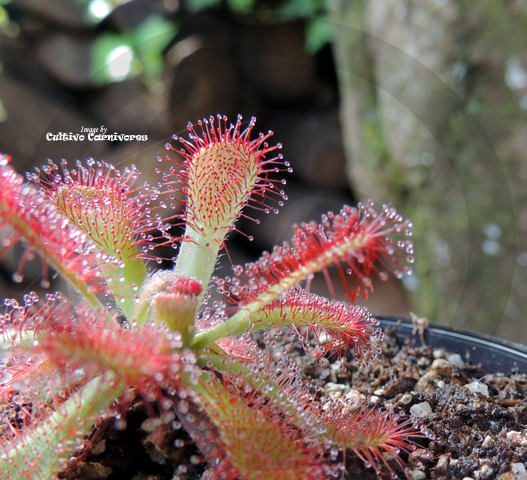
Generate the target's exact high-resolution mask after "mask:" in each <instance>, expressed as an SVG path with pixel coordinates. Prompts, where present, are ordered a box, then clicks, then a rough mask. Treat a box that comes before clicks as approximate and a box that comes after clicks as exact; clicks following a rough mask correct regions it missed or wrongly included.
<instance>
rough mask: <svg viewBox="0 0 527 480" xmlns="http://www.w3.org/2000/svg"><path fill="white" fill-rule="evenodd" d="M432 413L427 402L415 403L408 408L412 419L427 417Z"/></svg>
mask: <svg viewBox="0 0 527 480" xmlns="http://www.w3.org/2000/svg"><path fill="white" fill-rule="evenodd" d="M431 413H432V408H431V407H430V404H429V403H428V402H422V403H417V404H415V405H412V406H411V407H410V415H413V416H414V417H421V418H423V417H428V415H430V414H431Z"/></svg>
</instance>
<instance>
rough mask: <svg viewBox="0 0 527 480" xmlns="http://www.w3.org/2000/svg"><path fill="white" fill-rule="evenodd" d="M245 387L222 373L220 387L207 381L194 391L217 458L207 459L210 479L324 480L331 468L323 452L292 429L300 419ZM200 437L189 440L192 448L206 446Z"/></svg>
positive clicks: (323, 450)
mask: <svg viewBox="0 0 527 480" xmlns="http://www.w3.org/2000/svg"><path fill="white" fill-rule="evenodd" d="M248 386H250V384H249V383H247V382H245V381H244V379H243V378H241V377H236V378H233V377H232V376H230V375H229V374H228V373H226V374H224V375H223V381H222V382H218V381H216V380H214V379H212V378H210V379H209V380H208V381H204V380H202V381H201V382H200V384H199V386H198V387H197V390H198V392H197V394H196V401H197V402H198V405H200V406H201V407H202V408H203V410H204V412H205V413H206V415H207V416H208V418H209V419H210V425H209V428H208V430H209V432H210V431H211V430H212V436H211V437H210V438H211V439H212V440H213V441H215V442H216V443H218V444H219V446H220V449H219V452H216V454H217V455H220V457H219V458H218V457H216V458H209V462H210V463H211V464H212V465H217V467H216V473H217V474H218V475H223V477H222V478H244V479H253V478H259V479H262V480H264V479H268V480H275V479H284V480H286V479H288V480H289V479H293V480H296V479H298V480H300V479H325V478H327V475H328V474H329V472H330V470H331V467H330V466H329V465H328V464H326V463H325V456H324V455H325V450H326V449H325V447H324V446H323V445H321V444H320V443H319V442H318V441H317V440H316V439H315V438H313V437H311V436H310V435H309V434H306V432H303V431H302V429H301V428H299V427H297V426H296V425H295V423H294V422H295V420H296V421H297V422H299V420H300V416H299V415H298V414H297V415H296V418H295V419H293V418H292V416H291V415H292V414H291V412H286V411H284V410H282V409H280V408H279V406H277V405H276V404H275V403H274V401H273V400H271V401H269V400H266V398H265V395H262V394H261V393H260V394H258V393H254V392H256V391H255V389H254V387H252V389H251V390H248V388H247V387H248ZM251 391H252V392H253V393H248V392H251ZM299 423H300V422H299ZM205 426H206V425H205ZM201 431H203V429H201ZM206 431H207V429H205V432H206ZM214 432H216V433H214ZM202 435H203V438H202V439H200V438H196V439H195V440H196V441H197V443H198V445H200V443H203V440H207V438H206V434H205V433H204V434H202ZM198 436H199V435H198ZM200 440H201V441H200Z"/></svg>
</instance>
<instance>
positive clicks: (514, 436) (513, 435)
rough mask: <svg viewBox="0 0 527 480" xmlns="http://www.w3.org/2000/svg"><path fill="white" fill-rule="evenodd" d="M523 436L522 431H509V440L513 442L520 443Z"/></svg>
mask: <svg viewBox="0 0 527 480" xmlns="http://www.w3.org/2000/svg"><path fill="white" fill-rule="evenodd" d="M521 438H522V434H521V433H520V432H517V431H516V430H511V431H510V432H507V440H510V441H511V442H516V443H518V442H519V441H520V440H521Z"/></svg>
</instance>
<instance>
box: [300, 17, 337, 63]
mask: <svg viewBox="0 0 527 480" xmlns="http://www.w3.org/2000/svg"><path fill="white" fill-rule="evenodd" d="M333 31H334V29H333V24H332V23H331V22H330V21H329V20H328V19H327V18H321V17H319V18H315V19H313V20H311V22H309V24H308V25H307V29H306V49H307V51H308V52H309V53H312V54H313V53H317V52H318V51H319V50H320V49H321V48H322V47H324V46H325V45H326V44H327V43H329V42H330V41H331V40H332V37H333Z"/></svg>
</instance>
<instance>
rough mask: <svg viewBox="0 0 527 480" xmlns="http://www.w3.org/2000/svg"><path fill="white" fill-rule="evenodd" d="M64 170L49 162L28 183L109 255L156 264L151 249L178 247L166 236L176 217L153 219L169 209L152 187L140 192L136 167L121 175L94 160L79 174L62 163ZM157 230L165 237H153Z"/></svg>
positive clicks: (117, 171) (146, 186)
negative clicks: (164, 209)
mask: <svg viewBox="0 0 527 480" xmlns="http://www.w3.org/2000/svg"><path fill="white" fill-rule="evenodd" d="M61 168H62V172H59V166H58V165H56V164H54V163H53V162H52V161H49V164H48V165H46V166H44V167H43V168H42V172H41V170H39V169H36V172H37V173H35V174H29V175H28V177H29V178H30V179H31V180H32V181H34V182H35V183H37V184H38V185H39V186H41V187H42V189H43V190H44V192H45V194H46V196H47V197H48V198H49V200H50V201H51V202H52V203H53V204H54V205H55V206H56V207H57V209H58V210H59V211H60V212H61V213H62V214H63V215H64V216H66V217H67V218H69V219H70V220H71V221H72V222H73V223H75V225H77V226H78V227H79V228H80V229H82V230H83V231H84V232H86V233H87V234H88V236H89V237H90V238H91V239H92V240H93V241H94V242H96V243H97V244H98V245H99V246H100V247H101V248H102V249H104V250H105V251H106V252H108V253H110V254H115V255H117V256H119V257H120V258H125V259H129V258H133V257H140V258H144V259H152V258H154V257H153V256H152V255H151V254H150V253H149V252H150V251H151V248H152V247H153V246H163V245H171V246H172V245H174V244H175V243H176V242H177V241H178V238H173V237H172V236H171V235H170V234H169V233H168V230H169V229H170V228H171V225H170V223H168V221H169V220H171V219H173V218H175V216H171V217H167V218H161V216H160V215H159V214H154V212H155V210H158V209H163V208H168V206H167V204H166V203H165V202H164V201H162V198H163V192H162V191H161V190H160V189H159V188H158V187H151V186H149V185H148V184H144V185H142V186H141V187H137V186H136V185H135V183H136V181H137V178H138V176H139V175H140V172H139V170H138V169H137V168H136V167H135V166H134V165H132V166H131V167H126V168H125V169H124V171H123V172H122V173H121V171H119V170H117V169H116V168H115V167H114V166H113V165H110V164H108V163H106V162H102V161H97V162H95V161H94V160H87V161H86V166H83V165H82V164H81V163H80V162H78V163H77V168H76V169H68V168H67V162H66V161H65V160H63V161H62V164H61ZM158 200H159V202H158ZM156 202H157V203H156ZM173 208H175V207H173ZM155 229H157V230H158V231H160V232H161V236H158V237H154V236H153V235H152V234H151V232H153V231H154V230H155ZM138 249H139V250H138ZM156 258H157V257H156Z"/></svg>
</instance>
